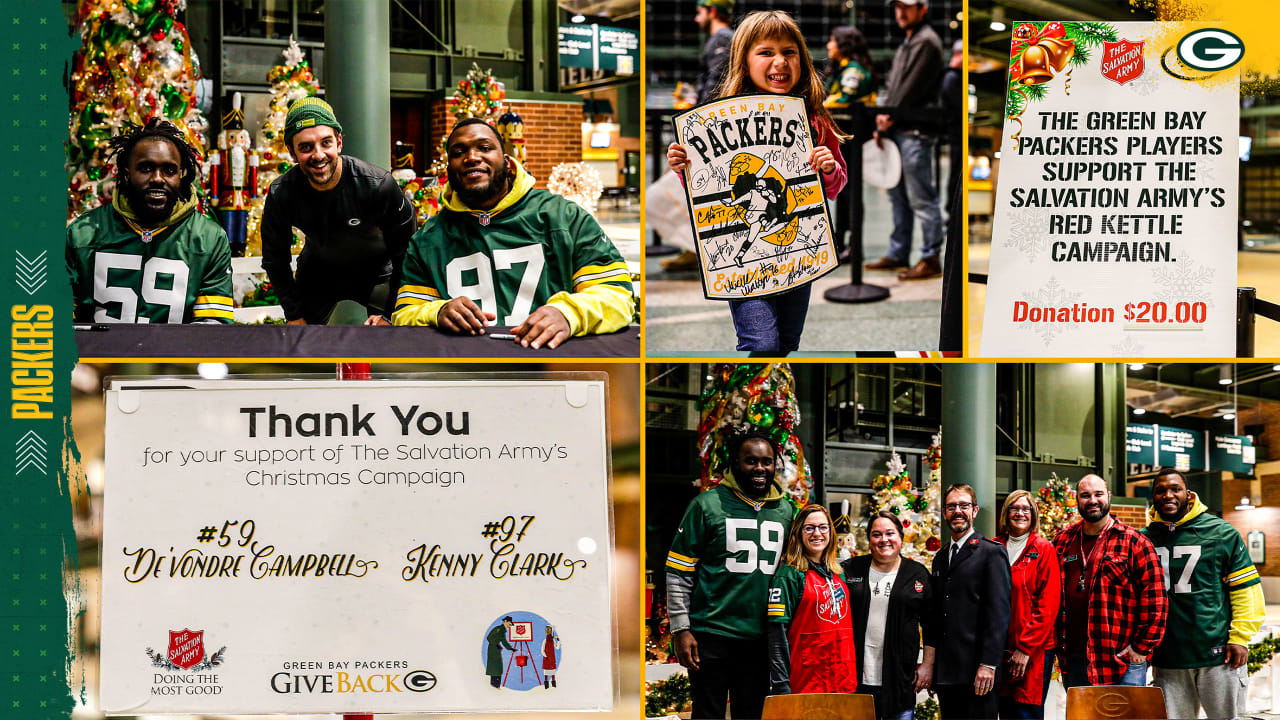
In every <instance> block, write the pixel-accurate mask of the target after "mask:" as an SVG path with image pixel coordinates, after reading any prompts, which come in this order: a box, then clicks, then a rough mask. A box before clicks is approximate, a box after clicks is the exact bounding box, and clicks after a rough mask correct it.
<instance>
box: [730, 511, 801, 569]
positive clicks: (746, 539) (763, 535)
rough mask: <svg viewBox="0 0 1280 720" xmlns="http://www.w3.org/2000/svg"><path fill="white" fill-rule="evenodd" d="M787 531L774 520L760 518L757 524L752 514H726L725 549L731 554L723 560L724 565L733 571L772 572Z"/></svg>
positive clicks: (779, 555) (776, 567) (776, 565)
mask: <svg viewBox="0 0 1280 720" xmlns="http://www.w3.org/2000/svg"><path fill="white" fill-rule="evenodd" d="M786 534H787V531H786V528H784V527H782V523H780V522H777V521H775V520H762V521H760V522H759V524H758V525H757V522H756V520H755V518H726V519H725V521H724V549H725V552H727V553H730V554H731V555H732V557H729V558H728V559H726V560H725V562H724V567H725V569H726V570H728V571H729V572H734V573H752V572H755V571H756V570H757V569H758V570H759V571H760V572H762V573H764V574H765V575H772V574H773V571H774V570H776V569H778V561H779V560H781V559H782V543H783V540H784V538H785V537H786ZM753 538H754V539H753ZM744 552H745V553H746V556H745V557H744V556H743V553H744Z"/></svg>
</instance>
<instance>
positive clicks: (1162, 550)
mask: <svg viewBox="0 0 1280 720" xmlns="http://www.w3.org/2000/svg"><path fill="white" fill-rule="evenodd" d="M1208 510H1209V509H1208V508H1207V507H1205V505H1204V503H1202V502H1200V498H1198V497H1196V494H1195V493H1193V492H1191V491H1190V490H1188V489H1187V479H1186V478H1185V477H1183V476H1182V473H1180V472H1178V471H1177V470H1174V469H1173V468H1164V469H1162V470H1160V471H1159V472H1157V473H1156V478H1155V482H1154V483H1153V484H1152V486H1151V507H1150V508H1148V509H1147V520H1148V525H1147V526H1146V527H1145V528H1143V529H1142V534H1143V535H1145V536H1147V538H1149V539H1150V540H1151V543H1152V544H1153V545H1155V548H1156V554H1157V555H1159V556H1160V564H1161V565H1162V566H1163V568H1164V584H1165V589H1166V591H1168V593H1169V632H1167V633H1165V637H1164V641H1163V642H1161V643H1160V645H1159V646H1157V647H1156V649H1155V652H1154V653H1152V655H1151V666H1152V675H1153V676H1154V680H1153V682H1152V684H1153V685H1155V686H1156V687H1160V688H1163V689H1164V701H1165V705H1166V706H1167V707H1168V710H1169V717H1171V718H1196V717H1199V716H1200V708H1201V707H1202V706H1203V707H1204V710H1205V713H1206V714H1207V715H1208V716H1209V717H1212V718H1226V717H1239V716H1240V715H1243V714H1244V712H1245V696H1246V691H1247V689H1248V674H1247V671H1246V668H1245V664H1246V663H1247V662H1248V660H1249V641H1250V640H1251V639H1252V638H1253V635H1254V633H1256V632H1258V628H1260V627H1262V621H1263V620H1264V619H1265V618H1266V614H1267V611H1266V605H1265V601H1264V600H1263V596H1262V578H1261V577H1259V576H1258V570H1257V568H1255V567H1254V566H1253V561H1252V560H1251V559H1250V558H1249V551H1248V550H1247V549H1246V548H1245V544H1244V540H1243V539H1242V538H1241V537H1240V533H1239V532H1237V531H1236V529H1235V528H1233V527H1231V525H1230V524H1229V523H1227V522H1226V521H1225V520H1222V519H1221V518H1218V517H1215V516H1213V515H1211V514H1209V512H1208ZM1175 629H1176V631H1175Z"/></svg>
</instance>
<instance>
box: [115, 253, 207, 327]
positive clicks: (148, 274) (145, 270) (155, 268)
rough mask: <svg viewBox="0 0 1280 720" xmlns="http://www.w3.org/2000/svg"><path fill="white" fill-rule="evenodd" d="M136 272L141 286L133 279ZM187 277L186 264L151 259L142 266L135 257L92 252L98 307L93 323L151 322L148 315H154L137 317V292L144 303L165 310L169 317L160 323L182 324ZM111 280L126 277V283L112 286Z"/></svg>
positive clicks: (164, 259)
mask: <svg viewBox="0 0 1280 720" xmlns="http://www.w3.org/2000/svg"><path fill="white" fill-rule="evenodd" d="M139 270H141V271H142V280H141V282H140V283H139V282H138V280H137V277H136V275H137V273H138V271H139ZM187 274H188V270H187V265H186V263H184V262H182V261H180V260H173V259H170V258H163V257H153V258H148V259H147V262H146V263H145V264H143V262H142V258H141V257H140V256H138V255H122V254H120V253H112V252H98V253H94V255H93V299H94V301H95V302H96V303H98V304H99V305H100V307H98V309H97V310H96V311H95V312H94V314H93V320H94V322H113V321H114V322H125V323H149V322H151V317H150V316H154V315H155V313H153V312H152V313H144V314H142V315H141V316H139V314H138V293H139V292H141V294H142V301H143V302H144V303H146V304H148V305H152V306H157V307H166V308H168V318H167V319H166V320H164V321H163V322H169V323H180V322H182V315H183V312H184V311H185V310H186V303H187ZM113 277H114V279H116V280H117V282H120V281H122V280H123V279H124V278H126V277H127V278H129V281H128V282H121V283H120V284H116V285H112V284H111V280H112V279H113ZM134 287H137V288H138V290H137V291H135V290H134V289H133V288H134ZM112 303H117V304H119V306H120V315H119V317H113V316H112V315H111V313H110V311H109V309H108V308H107V307H106V306H107V305H110V304H112ZM162 312H163V311H162Z"/></svg>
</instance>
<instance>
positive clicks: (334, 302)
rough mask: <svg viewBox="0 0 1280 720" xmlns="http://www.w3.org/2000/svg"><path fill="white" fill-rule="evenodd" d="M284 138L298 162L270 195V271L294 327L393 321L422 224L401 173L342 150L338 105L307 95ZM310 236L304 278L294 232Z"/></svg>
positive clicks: (266, 246) (294, 108)
mask: <svg viewBox="0 0 1280 720" xmlns="http://www.w3.org/2000/svg"><path fill="white" fill-rule="evenodd" d="M284 142H285V145H288V146H289V154H290V155H292V156H293V160H294V162H295V163H296V165H294V167H292V168H290V169H289V171H288V172H286V173H285V174H283V175H281V176H280V177H278V178H276V180H275V182H273V183H271V188H270V189H269V190H267V200H266V205H265V206H264V207H263V209H262V268H263V269H264V270H266V271H267V276H268V277H270V278H271V285H272V286H273V287H274V288H275V291H276V295H278V296H279V298H280V304H281V305H282V306H283V308H284V316H285V319H286V320H288V321H289V323H291V324H311V325H316V324H323V323H328V324H331V325H351V324H360V323H363V324H365V325H390V324H391V322H390V320H389V318H390V317H391V303H390V298H391V297H392V293H394V292H395V290H396V287H397V286H398V285H399V284H400V266H401V263H402V262H403V261H404V251H405V247H407V246H408V244H409V236H410V235H412V234H413V231H414V229H415V228H416V226H417V222H416V214H415V213H414V210H413V207H412V206H411V205H410V204H409V199H408V198H406V197H405V194H404V192H403V191H402V190H400V186H399V185H398V184H397V183H396V180H395V178H393V177H391V173H389V172H387V171H386V170H383V169H382V168H380V167H376V166H374V165H371V164H369V163H367V162H365V161H363V160H360V159H359V158H354V157H351V156H349V155H343V154H342V125H340V124H339V123H338V119H337V118H336V117H334V114H333V108H331V107H329V104H328V103H326V102H325V101H323V100H321V99H320V98H316V97H306V98H302V99H300V100H295V101H294V102H293V104H292V105H290V106H289V111H288V113H287V114H286V116H285V121H284ZM295 227H296V228H298V229H299V230H301V231H302V233H303V234H304V235H306V243H305V244H304V245H303V247H302V252H301V254H299V255H298V272H297V276H296V278H295V276H294V272H293V268H292V267H291V262H292V257H291V256H290V252H289V248H290V246H291V245H292V244H293V232H292V228H295Z"/></svg>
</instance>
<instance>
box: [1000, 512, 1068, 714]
mask: <svg viewBox="0 0 1280 720" xmlns="http://www.w3.org/2000/svg"><path fill="white" fill-rule="evenodd" d="M1039 527H1040V513H1039V511H1038V510H1036V504H1035V502H1034V501H1033V500H1032V498H1031V493H1029V492H1027V491H1026V490H1015V491H1013V492H1012V493H1010V494H1009V497H1008V498H1006V499H1005V501H1004V505H1003V506H1002V507H1001V508H1000V535H998V536H997V537H996V542H998V543H1002V544H1004V546H1005V549H1006V550H1007V551H1008V553H1009V565H1010V571H1011V572H1012V573H1013V593H1012V596H1011V599H1010V605H1011V608H1010V613H1009V646H1008V648H1007V649H1006V650H1005V654H1004V663H1003V667H1001V669H1000V672H1001V675H1000V717H1001V718H1034V720H1043V719H1044V699H1045V696H1046V695H1047V694H1048V692H1049V675H1050V674H1052V673H1051V671H1052V670H1053V654H1052V653H1053V646H1054V640H1053V624H1054V622H1056V621H1057V619H1058V604H1059V603H1060V602H1061V601H1062V577H1061V574H1060V570H1059V568H1058V554H1057V553H1056V552H1054V549H1053V543H1051V542H1049V541H1048V540H1046V539H1044V538H1042V537H1040V536H1039V535H1037V534H1036V531H1037V530H1038V529H1039Z"/></svg>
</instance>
